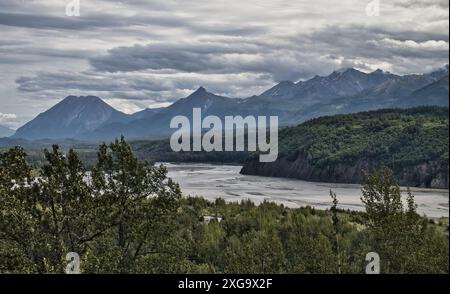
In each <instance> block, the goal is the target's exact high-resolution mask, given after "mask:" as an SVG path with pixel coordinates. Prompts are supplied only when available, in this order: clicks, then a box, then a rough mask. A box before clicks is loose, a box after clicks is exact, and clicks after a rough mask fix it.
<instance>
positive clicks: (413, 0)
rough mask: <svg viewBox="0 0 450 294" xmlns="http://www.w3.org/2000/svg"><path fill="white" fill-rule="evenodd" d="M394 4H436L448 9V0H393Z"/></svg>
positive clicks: (408, 5)
mask: <svg viewBox="0 0 450 294" xmlns="http://www.w3.org/2000/svg"><path fill="white" fill-rule="evenodd" d="M395 4H396V5H398V6H401V7H406V8H414V7H419V8H423V7H430V6H438V7H441V8H447V9H448V7H449V1H448V0H400V1H397V2H395Z"/></svg>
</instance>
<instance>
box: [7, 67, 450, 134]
mask: <svg viewBox="0 0 450 294" xmlns="http://www.w3.org/2000/svg"><path fill="white" fill-rule="evenodd" d="M448 88H449V80H448V65H446V66H445V67H443V68H442V69H440V70H437V71H435V72H432V73H427V74H415V75H405V76H399V75H395V74H391V73H389V72H384V71H381V70H376V71H374V72H371V73H364V72H361V71H358V70H356V69H353V68H348V69H342V70H339V71H334V72H333V73H331V74H330V75H328V76H325V77H322V76H315V77H313V78H312V79H309V80H307V81H300V82H298V83H294V82H291V81H284V82H281V83H279V84H278V85H276V86H274V87H272V88H271V89H269V90H267V91H265V92H264V93H262V94H261V95H258V96H252V97H249V98H244V99H238V98H229V97H222V96H218V95H215V94H213V93H210V92H208V91H207V90H206V89H204V88H203V87H200V88H199V89H198V90H197V91H195V92H194V93H192V94H191V95H190V96H188V97H186V98H183V99H180V100H178V101H177V102H175V103H174V104H172V105H170V106H168V107H166V108H159V109H146V110H143V111H141V112H137V113H135V114H132V115H128V114H125V113H122V112H120V111H118V110H115V109H114V108H112V107H111V106H109V105H108V104H107V103H105V102H103V101H102V100H101V99H100V98H98V97H94V96H82V97H75V96H69V97H67V98H65V99H64V100H63V101H61V102H60V103H58V104H57V105H55V106H54V107H52V108H50V109H49V110H47V111H46V112H44V113H41V114H40V115H38V116H37V117H36V118H35V119H33V120H32V121H30V122H28V123H27V124H25V125H24V126H23V127H21V128H19V129H18V130H17V132H16V133H15V134H14V135H13V136H12V138H22V139H28V140H37V139H65V138H73V139H83V140H91V141H97V140H111V139H113V138H116V137H118V136H120V135H124V136H125V137H127V138H158V137H164V136H167V135H169V134H170V133H171V132H172V131H173V130H171V129H170V128H169V125H170V120H171V119H172V118H173V117H174V116H176V115H185V116H187V117H189V118H191V116H192V108H194V107H198V108H202V115H203V116H207V115H217V116H219V117H224V116H226V115H233V116H236V115H242V116H247V115H255V116H257V115H278V116H279V121H280V124H281V125H294V124H299V123H301V122H303V121H305V120H308V119H310V118H314V117H319V116H323V115H332V114H339V113H351V112H358V111H365V110H374V109H379V108H397V107H400V108H406V107H413V106H420V105H438V106H447V107H448V105H449V100H448V95H449V89H448ZM0 131H1V130H0Z"/></svg>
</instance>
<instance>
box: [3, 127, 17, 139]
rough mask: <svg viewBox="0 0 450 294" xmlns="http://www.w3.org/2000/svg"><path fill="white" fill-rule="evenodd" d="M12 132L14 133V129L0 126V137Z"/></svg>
mask: <svg viewBox="0 0 450 294" xmlns="http://www.w3.org/2000/svg"><path fill="white" fill-rule="evenodd" d="M13 134H14V130H12V129H10V128H8V127H4V126H0V138H3V137H9V136H11V135H13Z"/></svg>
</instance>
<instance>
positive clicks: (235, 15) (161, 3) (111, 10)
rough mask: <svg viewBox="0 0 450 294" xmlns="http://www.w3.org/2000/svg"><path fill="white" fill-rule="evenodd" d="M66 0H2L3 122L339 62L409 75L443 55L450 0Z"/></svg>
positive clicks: (232, 91) (326, 69)
mask: <svg viewBox="0 0 450 294" xmlns="http://www.w3.org/2000/svg"><path fill="white" fill-rule="evenodd" d="M73 1H74V0H0V124H1V125H7V126H10V127H14V128H16V127H18V126H20V125H21V124H23V123H24V122H26V121H28V120H30V119H32V118H33V117H34V116H35V115H37V114H38V113H40V112H43V111H45V110H46V109H47V108H49V107H50V106H52V105H54V104H55V103H57V102H58V101H60V100H61V99H63V98H64V97H66V96H68V95H88V94H91V95H97V96H99V97H101V98H103V99H104V100H105V101H106V102H108V103H109V104H111V105H113V106H114V107H116V108H118V109H120V110H122V111H124V112H127V113H132V112H135V111H138V110H140V109H144V108H146V107H159V106H165V105H168V104H170V103H172V102H173V101H175V100H176V99H178V98H181V97H185V96H187V95H188V94H190V93H191V92H192V91H193V90H195V89H196V88H198V87H199V86H201V85H202V86H205V87H206V88H207V89H208V90H210V91H212V92H215V93H217V94H221V95H226V96H230V97H247V96H251V95H253V94H259V93H261V92H262V91H264V90H266V89H267V88H270V87H271V86H273V85H274V84H275V83H277V82H279V81H282V80H292V81H298V80H303V79H307V78H310V77H312V76H314V75H316V74H319V75H326V74H329V73H330V72H332V71H333V70H336V69H340V68H344V67H355V68H358V69H360V70H363V71H372V70H375V69H377V68H381V69H383V70H386V71H391V72H394V73H398V74H407V73H419V72H426V71H431V70H433V69H435V68H438V67H442V66H443V65H444V64H447V63H448V59H449V52H448V50H449V35H448V30H449V12H448V9H449V0H379V3H380V6H379V7H380V11H379V16H374V14H376V13H373V10H370V11H369V14H368V13H367V9H366V5H367V4H368V3H369V2H371V1H370V0H341V1H329V0H294V1H293V0H289V1H288V0H247V1H243V0H220V1H219V0H122V1H114V0H79V2H80V15H79V16H76V15H75V16H74V15H73V14H74V13H75V14H76V11H74V10H69V11H67V9H66V8H67V5H68V4H70V3H72V4H73ZM376 1H377V0H375V2H376ZM375 2H372V3H375ZM372 7H373V6H372ZM67 12H69V15H67Z"/></svg>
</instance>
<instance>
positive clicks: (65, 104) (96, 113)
mask: <svg viewBox="0 0 450 294" xmlns="http://www.w3.org/2000/svg"><path fill="white" fill-rule="evenodd" d="M128 119H129V116H128V115H126V114H124V113H122V112H120V111H117V110H115V109H114V108H112V107H111V106H109V105H108V104H106V103H105V102H103V100H101V99H100V98H98V97H95V96H81V97H76V96H68V97H66V98H65V99H64V100H63V101H61V102H60V103H58V104H56V105H55V106H53V107H52V108H50V109H49V110H47V111H46V112H44V113H41V114H39V115H38V116H37V117H36V118H35V119H33V120H32V121H30V122H28V123H27V124H25V125H24V126H23V127H21V128H19V129H18V130H17V132H16V133H15V134H14V136H13V137H14V138H26V139H31V140H36V139H44V138H48V139H64V138H75V137H77V136H78V135H80V134H83V133H86V132H88V131H93V130H95V129H97V128H98V127H100V126H101V125H103V124H105V123H111V122H121V121H126V120H128Z"/></svg>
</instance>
